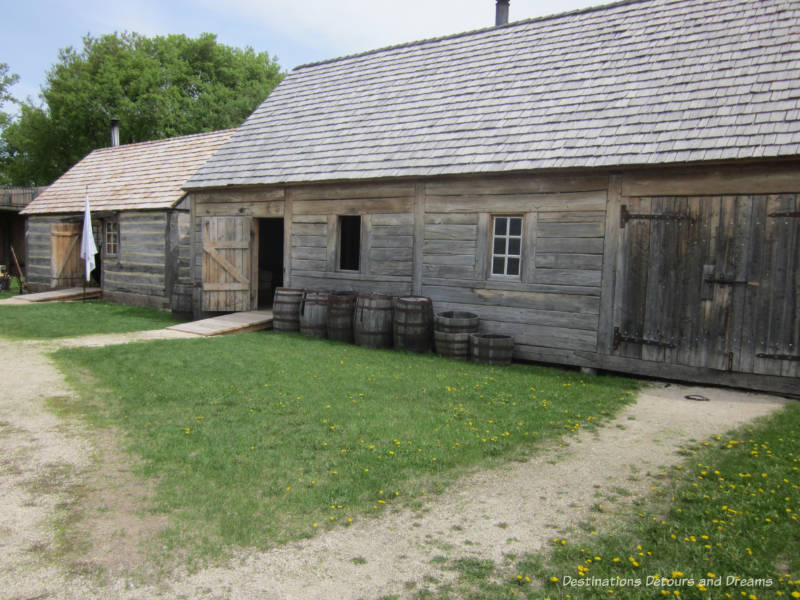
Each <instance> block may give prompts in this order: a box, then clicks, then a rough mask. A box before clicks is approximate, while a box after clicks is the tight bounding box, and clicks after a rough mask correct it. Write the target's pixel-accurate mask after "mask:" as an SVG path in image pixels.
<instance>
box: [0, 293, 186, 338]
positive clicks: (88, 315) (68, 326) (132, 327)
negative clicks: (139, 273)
mask: <svg viewBox="0 0 800 600" xmlns="http://www.w3.org/2000/svg"><path fill="white" fill-rule="evenodd" d="M176 322H177V321H175V319H173V318H172V316H171V315H170V313H168V312H165V311H162V310H158V309H155V308H146V307H142V306H127V305H123V304H114V303H112V302H102V301H95V300H91V301H86V302H46V303H45V302H42V303H36V304H31V305H27V306H26V305H10V306H0V337H4V338H9V339H47V338H58V337H69V336H76V335H88V334H94V333H125V332H129V331H143V330H147V329H161V328H163V327H168V326H169V325H173V324H175V323H176Z"/></svg>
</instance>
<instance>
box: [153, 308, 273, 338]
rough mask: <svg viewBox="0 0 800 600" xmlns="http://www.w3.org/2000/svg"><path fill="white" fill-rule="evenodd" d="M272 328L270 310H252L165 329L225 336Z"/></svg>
mask: <svg viewBox="0 0 800 600" xmlns="http://www.w3.org/2000/svg"><path fill="white" fill-rule="evenodd" d="M271 328H272V311H271V310H252V311H248V312H235V313H230V314H227V315H222V316H219V317H211V318H210V319H202V320H200V321H192V322H190V323H180V324H178V325H172V326H170V327H167V329H170V330H172V331H183V332H185V333H194V334H195V335H205V336H210V335H226V334H229V333H245V332H248V331H258V330H259V329H271Z"/></svg>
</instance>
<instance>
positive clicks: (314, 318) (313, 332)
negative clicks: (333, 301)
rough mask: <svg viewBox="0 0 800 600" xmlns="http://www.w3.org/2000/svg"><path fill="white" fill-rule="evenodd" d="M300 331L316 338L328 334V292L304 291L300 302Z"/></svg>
mask: <svg viewBox="0 0 800 600" xmlns="http://www.w3.org/2000/svg"><path fill="white" fill-rule="evenodd" d="M300 333H302V334H303V335H308V336H311V337H318V338H324V337H326V336H327V335H328V292H306V295H305V297H304V298H303V302H302V303H301V304H300Z"/></svg>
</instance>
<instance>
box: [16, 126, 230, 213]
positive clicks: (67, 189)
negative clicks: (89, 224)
mask: <svg viewBox="0 0 800 600" xmlns="http://www.w3.org/2000/svg"><path fill="white" fill-rule="evenodd" d="M233 131H234V130H233V129H226V130H222V131H213V132H211V133H198V134H195V135H186V136H181V137H174V138H168V139H164V140H156V141H151V142H141V143H138V144H126V145H124V146H117V147H111V148H101V149H98V150H94V151H92V152H91V153H90V154H88V155H87V156H86V157H85V158H83V159H82V160H81V161H80V162H78V164H76V165H75V166H74V167H72V168H71V169H70V170H69V171H67V172H66V173H64V175H62V176H61V177H59V178H58V179H57V180H56V181H55V182H54V183H53V184H52V185H51V186H50V187H48V188H47V189H46V190H45V191H44V192H42V193H41V194H40V195H39V196H38V197H37V198H35V199H34V200H33V201H32V202H31V203H30V204H29V205H28V206H27V207H26V208H25V209H24V210H23V211H22V214H28V215H34V214H47V213H73V212H82V211H83V208H84V202H85V198H86V194H87V186H88V194H89V201H90V204H91V208H92V210H93V211H100V210H152V209H166V208H171V207H172V206H174V205H175V204H176V203H177V202H178V201H179V200H181V198H183V196H184V195H185V194H186V192H185V191H184V190H182V189H181V186H183V184H184V183H186V180H187V179H189V177H190V176H191V175H192V174H193V173H194V172H195V171H196V170H197V169H198V168H199V167H200V166H201V165H202V164H203V163H204V162H205V161H206V160H208V158H209V157H210V156H211V155H212V154H213V153H214V151H215V150H217V149H218V148H219V147H220V146H221V145H222V144H223V143H224V142H225V141H226V140H228V138H230V137H231V134H232V133H233Z"/></svg>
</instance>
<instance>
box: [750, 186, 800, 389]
mask: <svg viewBox="0 0 800 600" xmlns="http://www.w3.org/2000/svg"><path fill="white" fill-rule="evenodd" d="M761 198H762V200H763V201H762V202H761V204H760V205H759V210H758V212H757V213H756V214H754V217H755V219H756V220H757V221H759V222H760V223H761V225H760V228H759V232H758V233H759V237H758V238H757V239H756V240H754V244H756V245H758V247H759V249H760V252H759V253H758V255H757V256H758V262H754V263H753V264H752V265H751V272H750V273H749V279H750V280H751V281H752V282H755V283H756V284H757V286H756V287H751V288H750V292H751V294H750V297H749V298H748V304H746V313H745V319H746V321H745V331H748V334H749V338H750V339H746V340H745V341H746V342H747V343H746V346H745V347H744V348H743V352H742V364H741V369H742V370H746V371H748V372H753V373H759V374H763V375H781V376H783V377H800V195H797V194H781V195H776V196H769V197H764V196H762V197H761Z"/></svg>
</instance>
